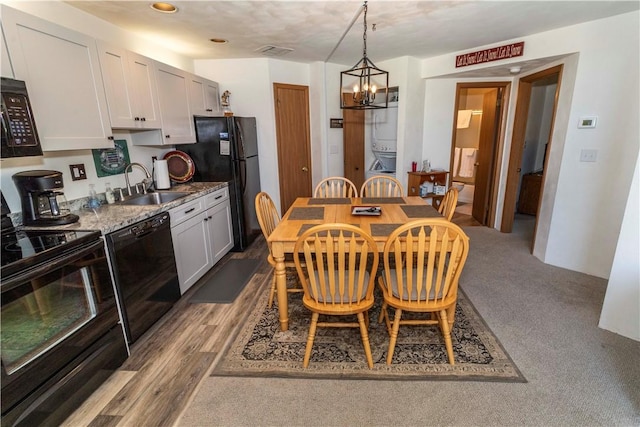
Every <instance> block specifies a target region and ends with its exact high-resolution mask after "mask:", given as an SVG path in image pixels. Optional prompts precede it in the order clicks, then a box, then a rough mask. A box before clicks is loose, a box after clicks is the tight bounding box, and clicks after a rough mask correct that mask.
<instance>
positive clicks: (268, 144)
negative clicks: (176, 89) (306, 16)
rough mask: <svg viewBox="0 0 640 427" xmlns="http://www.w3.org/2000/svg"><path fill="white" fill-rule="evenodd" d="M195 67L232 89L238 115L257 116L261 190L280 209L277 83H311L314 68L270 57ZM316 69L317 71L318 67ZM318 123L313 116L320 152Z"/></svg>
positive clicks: (196, 64) (202, 63)
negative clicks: (275, 103) (274, 88)
mask: <svg viewBox="0 0 640 427" xmlns="http://www.w3.org/2000/svg"><path fill="white" fill-rule="evenodd" d="M194 67H195V71H194V72H195V73H196V74H198V75H200V76H202V77H205V78H208V79H211V80H214V81H217V82H219V83H220V91H221V92H224V91H225V90H228V91H229V92H231V98H230V103H231V110H232V111H233V113H234V115H236V116H251V117H255V118H256V122H257V127H258V154H259V156H260V185H261V189H262V191H266V192H267V193H269V195H270V196H271V197H272V198H273V200H274V202H275V204H276V206H278V208H279V206H280V203H279V200H280V185H279V178H278V146H277V140H276V125H275V108H274V104H273V83H286V84H296V85H304V86H310V84H309V76H310V73H311V67H310V66H309V65H307V64H301V63H296V62H289V61H282V60H276V59H270V58H260V59H211V60H196V61H195V62H194ZM314 71H315V72H316V73H317V72H318V69H317V68H314ZM314 91H315V88H312V87H310V90H309V94H310V97H311V93H312V92H314ZM316 111H317V110H316ZM318 126H319V123H318V122H317V120H316V119H315V117H314V118H312V119H311V129H312V135H313V138H312V143H313V145H312V152H314V155H315V153H317V152H318V151H319V150H317V145H318V144H319V143H320V141H319V140H318V135H320V131H319V130H318ZM314 166H315V161H314Z"/></svg>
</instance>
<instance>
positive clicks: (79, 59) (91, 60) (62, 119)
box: [1, 5, 113, 151]
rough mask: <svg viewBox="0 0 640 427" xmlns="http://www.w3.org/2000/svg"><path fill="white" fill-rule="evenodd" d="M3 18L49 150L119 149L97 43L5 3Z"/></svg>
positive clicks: (20, 76)
mask: <svg viewBox="0 0 640 427" xmlns="http://www.w3.org/2000/svg"><path fill="white" fill-rule="evenodd" d="M1 16H2V27H3V31H4V36H5V41H6V44H7V49H8V51H9V57H10V58H11V65H12V66H13V71H14V74H15V78H16V79H18V80H24V81H25V82H26V84H27V90H28V91H29V97H30V101H31V106H32V108H33V112H34V116H35V120H36V125H37V127H38V134H39V137H40V142H41V144H42V149H43V151H56V150H79V149H92V148H113V138H112V133H111V125H110V121H109V113H108V109H107V99H106V96H105V91H104V85H103V82H102V73H101V70H100V63H99V60H98V50H97V47H96V43H95V40H94V39H93V38H91V37H89V36H86V35H84V34H81V33H77V32H75V31H72V30H69V29H66V28H63V27H60V26H58V25H55V24H53V23H51V22H48V21H45V20H42V19H39V18H36V17H34V16H32V15H28V14H25V13H22V12H20V11H17V10H15V9H12V8H10V7H6V6H4V5H2V8H1Z"/></svg>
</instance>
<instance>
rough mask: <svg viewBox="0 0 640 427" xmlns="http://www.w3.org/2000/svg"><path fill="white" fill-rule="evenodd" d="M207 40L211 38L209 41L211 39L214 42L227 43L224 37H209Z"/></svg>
mask: <svg viewBox="0 0 640 427" xmlns="http://www.w3.org/2000/svg"><path fill="white" fill-rule="evenodd" d="M209 40H211V41H212V42H214V43H220V44H224V43H227V40H225V39H217V38H213V39H209Z"/></svg>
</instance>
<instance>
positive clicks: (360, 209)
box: [351, 206, 382, 216]
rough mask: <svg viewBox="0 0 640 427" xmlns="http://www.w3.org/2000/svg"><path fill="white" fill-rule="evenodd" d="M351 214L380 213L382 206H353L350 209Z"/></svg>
mask: <svg viewBox="0 0 640 427" xmlns="http://www.w3.org/2000/svg"><path fill="white" fill-rule="evenodd" d="M351 215H374V216H380V215H382V208H381V207H380V206H354V207H353V208H352V209H351Z"/></svg>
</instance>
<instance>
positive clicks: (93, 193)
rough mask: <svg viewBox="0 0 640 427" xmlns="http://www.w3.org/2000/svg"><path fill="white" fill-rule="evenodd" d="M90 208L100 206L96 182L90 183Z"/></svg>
mask: <svg viewBox="0 0 640 427" xmlns="http://www.w3.org/2000/svg"><path fill="white" fill-rule="evenodd" d="M88 204H89V208H90V209H96V208H99V207H100V200H98V195H97V194H96V186H95V184H89V202H88Z"/></svg>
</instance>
